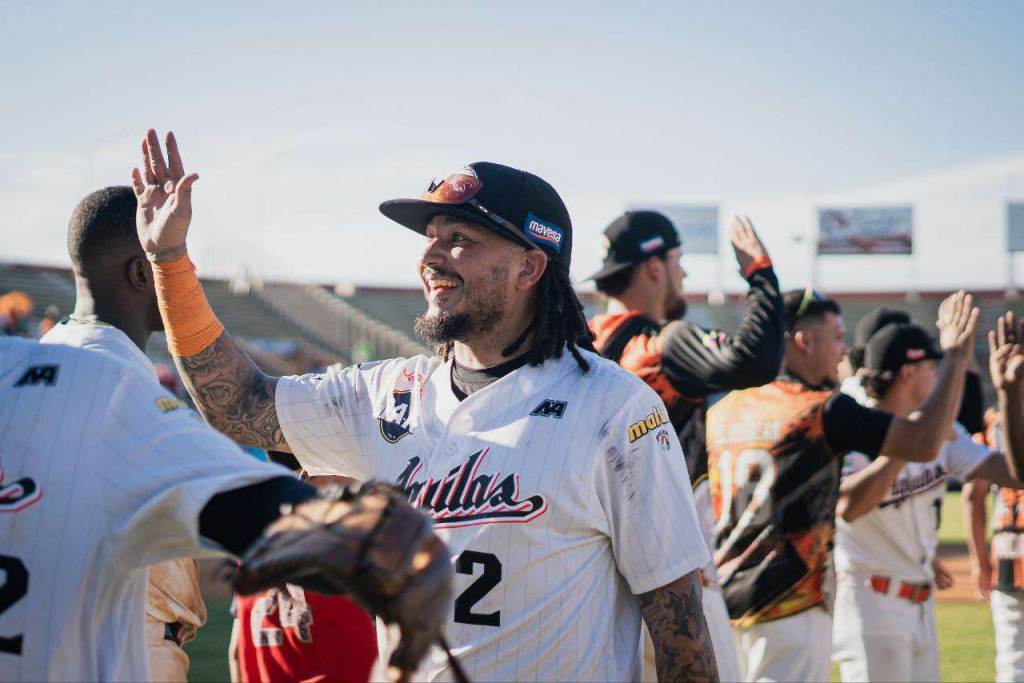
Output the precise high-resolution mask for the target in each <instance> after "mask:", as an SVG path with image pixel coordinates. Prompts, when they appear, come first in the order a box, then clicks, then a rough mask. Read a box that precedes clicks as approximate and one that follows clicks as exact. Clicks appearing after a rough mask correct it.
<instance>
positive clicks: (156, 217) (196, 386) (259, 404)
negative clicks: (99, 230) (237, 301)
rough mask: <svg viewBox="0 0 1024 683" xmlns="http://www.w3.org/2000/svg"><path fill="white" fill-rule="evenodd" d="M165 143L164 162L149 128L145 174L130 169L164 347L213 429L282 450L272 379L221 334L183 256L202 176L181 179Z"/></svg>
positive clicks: (172, 148)
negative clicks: (194, 190) (194, 193)
mask: <svg viewBox="0 0 1024 683" xmlns="http://www.w3.org/2000/svg"><path fill="white" fill-rule="evenodd" d="M165 144H166V147H167V161H165V160H164V154H163V151H162V150H161V149H160V140H159V138H158V137H157V134H156V131H154V130H152V129H150V130H149V131H147V133H146V137H145V139H144V140H143V141H142V169H141V170H140V169H138V168H135V169H132V188H133V189H134V190H135V196H136V197H137V199H138V204H139V208H138V213H137V214H136V225H137V228H138V232H139V241H140V242H141V243H142V247H143V249H145V251H146V254H147V256H149V259H150V260H151V261H152V262H153V278H154V281H155V285H156V291H157V300H158V302H159V305H160V315H161V317H162V318H163V322H164V330H165V331H166V333H167V340H168V348H169V349H170V351H171V353H172V354H173V356H174V361H175V363H176V364H177V366H178V369H179V370H180V371H181V376H182V378H183V379H184V383H185V387H186V389H187V390H188V393H189V394H190V395H191V396H192V399H193V400H194V401H195V403H196V407H197V408H198V409H199V411H200V412H201V413H202V415H203V417H205V418H206V421H207V422H209V423H210V425H211V426H213V427H214V428H216V429H217V430H218V431H220V432H223V433H224V434H227V435H228V436H230V437H231V438H232V439H234V440H235V441H236V442H238V443H240V444H243V445H246V446H255V447H258V448H266V449H271V450H278V451H287V450H289V448H288V444H287V443H286V442H285V439H284V434H283V433H282V431H281V425H280V423H279V422H278V419H277V411H276V409H275V406H274V390H275V387H276V384H277V378H276V377H270V376H268V375H265V374H264V373H263V372H262V371H261V370H260V369H259V367H258V366H257V365H256V363H254V362H253V360H252V359H251V358H249V356H248V355H247V354H246V353H245V352H244V351H243V350H242V349H241V348H240V347H239V346H238V344H236V343H235V341H234V340H233V339H232V338H231V335H229V334H228V333H227V332H225V331H224V326H223V325H221V324H220V321H218V320H217V318H216V316H215V315H214V313H213V310H212V309H211V308H210V306H209V303H208V302H207V300H206V296H205V294H204V293H203V290H202V286H201V285H200V284H199V280H198V278H197V277H196V275H195V267H194V266H193V265H192V262H191V261H190V260H189V258H188V249H187V247H186V237H187V235H188V228H189V223H190V222H191V220H192V185H193V183H195V181H196V180H198V179H199V175H198V174H196V173H190V174H187V175H186V174H185V169H184V164H183V163H182V160H181V154H180V152H179V151H178V143H177V140H176V139H175V137H174V133H171V132H168V133H167V137H166V140H165Z"/></svg>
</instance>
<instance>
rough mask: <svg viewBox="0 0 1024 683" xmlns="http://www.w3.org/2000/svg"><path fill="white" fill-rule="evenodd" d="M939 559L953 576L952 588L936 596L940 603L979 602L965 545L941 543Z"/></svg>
mask: <svg viewBox="0 0 1024 683" xmlns="http://www.w3.org/2000/svg"><path fill="white" fill-rule="evenodd" d="M939 559H940V560H942V563H943V564H945V565H946V568H947V569H948V570H949V572H950V573H951V574H952V575H953V580H954V582H955V583H954V584H953V587H952V588H948V589H946V590H944V591H940V592H939V593H937V594H936V600H937V601H938V602H961V603H962V602H977V598H976V597H975V593H974V586H973V584H972V582H971V559H970V557H969V556H968V555H967V546H966V545H964V544H963V543H941V544H940V545H939Z"/></svg>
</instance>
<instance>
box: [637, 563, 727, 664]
mask: <svg viewBox="0 0 1024 683" xmlns="http://www.w3.org/2000/svg"><path fill="white" fill-rule="evenodd" d="M702 590H703V589H702V588H701V585H700V576H699V575H698V572H690V573H689V574H686V575H685V576H682V577H680V578H678V579H676V580H675V581H673V582H672V583H670V584H668V585H666V586H662V587H661V588H658V589H655V590H653V591H650V592H649V593H642V594H641V595H638V596H637V602H638V603H639V604H640V611H641V612H642V613H643V616H644V621H645V622H646V623H647V630H648V631H650V632H651V640H652V641H654V654H655V661H656V662H657V665H658V680H659V681H661V682H662V683H664V682H665V681H717V680H718V665H717V664H716V663H715V650H714V647H713V646H712V645H711V635H710V634H709V633H708V625H707V622H705V621H704V608H703V606H702V605H701V592H702Z"/></svg>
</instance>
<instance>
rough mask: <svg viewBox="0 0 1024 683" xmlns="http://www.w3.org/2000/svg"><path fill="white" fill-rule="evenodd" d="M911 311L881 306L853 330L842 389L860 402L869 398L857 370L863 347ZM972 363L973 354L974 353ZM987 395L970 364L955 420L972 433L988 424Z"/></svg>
mask: <svg viewBox="0 0 1024 683" xmlns="http://www.w3.org/2000/svg"><path fill="white" fill-rule="evenodd" d="M910 322H913V321H912V320H911V319H910V314H909V313H907V312H906V311H901V310H898V309H894V308H886V307H885V306H880V307H878V308H876V309H873V310H871V311H869V312H868V313H867V314H866V315H865V316H864V317H863V318H861V319H860V320H858V321H857V325H856V327H855V328H854V332H853V345H852V346H851V347H850V350H849V352H848V353H847V355H846V358H844V359H843V362H842V363H841V364H840V375H841V377H842V385H841V386H840V391H842V392H843V393H844V394H849V395H850V396H853V397H854V398H855V399H857V402H858V403H861V404H864V403H866V402H867V395H866V394H865V393H864V388H863V387H862V386H861V377H860V375H859V374H858V371H859V370H860V369H861V368H862V367H863V366H864V350H865V348H866V347H867V344H868V341H869V340H870V339H871V337H872V336H874V334H875V333H876V332H878V331H879V330H881V329H882V328H883V327H885V326H886V325H890V324H892V323H910ZM971 360H972V366H973V356H972V359H971ZM984 413H985V407H984V396H983V395H982V390H981V373H979V372H978V371H977V370H976V369H975V368H974V367H968V368H967V375H966V376H965V377H964V396H963V398H962V399H961V400H960V412H959V413H957V416H956V421H957V422H959V423H960V424H961V425H963V426H964V428H965V429H966V430H967V431H968V432H969V433H971V434H976V433H978V432H980V431H982V430H983V429H984V428H985V423H984Z"/></svg>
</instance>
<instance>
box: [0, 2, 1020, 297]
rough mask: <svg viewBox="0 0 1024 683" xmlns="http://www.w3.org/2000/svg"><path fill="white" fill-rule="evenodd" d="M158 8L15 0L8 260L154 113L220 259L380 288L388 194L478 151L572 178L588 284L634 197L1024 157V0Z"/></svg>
mask: <svg viewBox="0 0 1024 683" xmlns="http://www.w3.org/2000/svg"><path fill="white" fill-rule="evenodd" d="M293 5H297V6H293ZM163 8H164V9H161V10H159V11H158V10H157V9H156V5H155V4H152V3H137V2H131V3H128V2H125V3H118V4H114V3H103V2H92V3H81V2H78V3H67V4H64V3H56V2H50V3H28V2H25V3H18V2H0V29H2V32H3V36H4V40H3V41H0V85H2V90H3V95H2V96H0V205H2V207H3V212H2V216H3V218H2V219H0V239H2V243H3V245H4V246H3V248H2V249H0V258H2V259H5V260H28V261H36V262H48V263H62V262H64V260H65V253H64V231H65V229H66V224H67V217H68V215H69V214H70V212H71V210H72V208H73V207H74V205H75V203H76V202H77V201H78V199H80V198H81V196H83V195H84V194H85V193H86V192H87V191H89V190H91V189H95V188H97V187H100V186H103V185H107V184H121V183H127V181H128V173H129V170H130V168H131V166H132V165H133V164H135V163H137V156H138V152H137V149H138V140H139V139H140V138H141V136H142V133H143V132H144V130H145V129H146V128H147V127H148V126H153V127H155V128H157V129H158V130H161V131H163V130H165V129H167V128H169V127H172V128H173V129H174V130H175V132H176V133H177V135H178V138H179V140H180V143H181V146H182V150H183V154H184V156H185V162H186V167H188V168H191V169H194V170H196V171H198V172H199V173H200V175H201V176H202V177H201V180H200V181H199V183H198V184H197V185H196V188H195V194H194V197H195V205H196V214H195V218H194V222H193V230H192V233H193V234H192V243H193V252H194V255H195V258H196V260H197V262H198V263H199V265H200V267H201V268H202V269H204V270H205V271H207V272H230V271H232V270H234V269H236V268H237V267H239V266H241V265H247V266H248V267H249V268H251V269H253V270H256V271H258V272H261V273H264V274H266V275H267V276H269V277H275V278H282V277H285V278H290V279H298V280H308V281H348V282H369V283H379V284H385V283H393V284H411V283H413V282H414V281H415V271H414V263H415V258H416V255H417V253H418V249H419V247H420V239H421V238H418V237H417V236H416V235H414V234H413V233H411V232H408V231H405V230H403V229H402V228H400V227H398V226H397V225H395V224H392V223H390V222H389V221H387V220H386V219H384V218H383V217H382V216H380V214H379V213H378V212H377V209H376V207H377V204H378V203H379V202H380V201H382V200H384V199H388V198H391V197H397V196H415V195H416V194H418V193H419V192H420V191H421V189H422V188H423V186H424V185H425V184H426V181H427V180H428V179H429V178H430V177H431V176H441V177H443V176H445V175H447V174H448V173H450V172H451V171H453V170H455V169H457V168H459V167H461V166H463V165H464V164H466V163H468V162H471V161H477V160H492V161H500V162H502V163H506V164H510V165H514V166H519V167H521V168H525V169H527V170H530V171H533V172H535V173H537V174H539V175H541V176H543V177H545V178H546V179H547V180H549V181H550V182H551V183H552V184H553V185H554V186H555V187H556V188H558V190H559V191H560V192H561V194H562V196H563V198H564V199H565V200H566V203H567V204H568V206H569V209H570V212H571V214H572V216H573V218H574V224H575V229H576V244H577V248H576V250H575V262H574V263H575V267H574V274H575V275H576V276H577V278H582V277H584V276H586V275H587V274H589V272H590V271H592V270H593V269H595V268H596V266H597V265H598V259H599V255H598V248H597V244H596V243H597V235H598V233H599V231H600V230H601V229H602V228H603V227H604V225H605V224H606V223H607V222H608V221H609V220H611V219H612V218H614V216H615V215H616V214H617V213H618V212H619V211H620V210H621V209H622V208H624V207H625V206H627V205H631V204H636V203H637V202H643V201H648V200H650V201H661V202H664V201H673V200H680V201H682V200H699V201H712V202H714V201H718V200H727V199H728V198H730V197H739V196H743V197H772V196H776V195H785V194H804V193H819V192H832V191H839V190H842V189H843V188H849V187H856V186H860V185H877V184H879V183H885V182H887V181H890V180H892V181H897V180H899V179H901V178H905V177H908V176H913V175H918V174H922V173H928V172H930V171H934V170H938V169H944V168H950V167H957V166H960V165H964V164H970V163H977V162H984V161H986V160H990V159H999V158H1003V157H1007V156H1009V155H1014V154H1018V155H1019V154H1020V153H1021V152H1024V126H1022V120H1024V116H1022V114H1024V87H1022V86H1024V83H1022V81H1024V76H1022V74H1024V50H1022V49H1021V45H1022V42H1021V41H1022V36H1024V3H1021V2H990V1H985V2H956V3H951V2H944V3H940V2H934V1H928V2H904V1H901V2H827V1H818V2H809V1H808V2H799V3H796V2H776V1H773V2H770V3H764V2H728V3H723V2H707V3H691V2H666V3H663V4H658V3H607V4H602V3H597V2H558V1H552V0H548V1H547V2H516V3H476V2H472V3H471V2H466V3H456V2H440V1H438V2H429V3H405V2H389V3H380V4H376V3H367V2H359V3H346V2H334V3H322V4H315V3H283V2H273V3H258V2H246V3H241V2H239V3H230V2H219V1H218V2H202V3H189V2H174V3H169V4H168V3H164V4H163ZM754 218H755V222H756V220H757V216H754ZM763 229H764V231H765V232H766V233H767V234H768V235H769V239H768V241H769V242H770V244H769V246H772V244H771V243H772V242H773V240H774V242H775V243H776V244H777V245H778V246H782V245H783V242H781V241H780V240H782V239H783V238H784V236H785V231H786V228H785V226H773V225H767V226H763ZM776 234H777V235H779V237H778V238H776V237H774V235H776Z"/></svg>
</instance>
